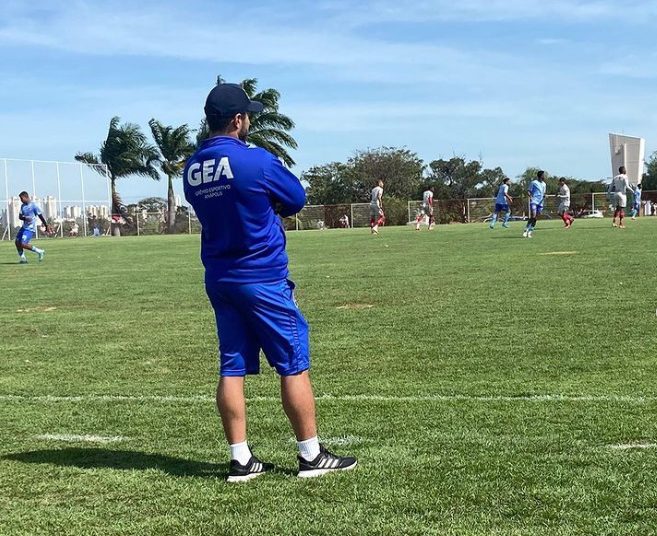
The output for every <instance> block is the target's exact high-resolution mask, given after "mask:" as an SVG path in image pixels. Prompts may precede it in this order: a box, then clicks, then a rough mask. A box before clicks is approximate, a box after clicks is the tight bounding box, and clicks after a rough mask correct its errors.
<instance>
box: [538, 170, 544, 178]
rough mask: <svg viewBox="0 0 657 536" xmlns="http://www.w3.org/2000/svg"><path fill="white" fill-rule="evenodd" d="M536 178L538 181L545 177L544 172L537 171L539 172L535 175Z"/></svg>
mask: <svg viewBox="0 0 657 536" xmlns="http://www.w3.org/2000/svg"><path fill="white" fill-rule="evenodd" d="M536 176H537V177H538V178H539V179H542V178H543V177H544V176H545V171H542V170H541V171H539V172H538V173H537V174H536Z"/></svg>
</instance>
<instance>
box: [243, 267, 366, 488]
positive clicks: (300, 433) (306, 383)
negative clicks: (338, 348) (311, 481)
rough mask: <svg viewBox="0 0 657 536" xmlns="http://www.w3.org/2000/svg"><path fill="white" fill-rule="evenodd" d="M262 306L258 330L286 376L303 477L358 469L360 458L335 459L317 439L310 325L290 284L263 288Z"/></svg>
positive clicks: (285, 396)
mask: <svg viewBox="0 0 657 536" xmlns="http://www.w3.org/2000/svg"><path fill="white" fill-rule="evenodd" d="M257 290H258V292H257V294H256V295H255V296H256V297H257V299H258V302H259V304H260V306H259V307H258V308H257V309H256V310H254V318H253V325H257V326H258V335H257V336H258V338H259V340H260V343H261V344H262V348H263V350H264V351H265V356H266V357H267V361H268V362H269V364H270V365H271V366H273V367H274V368H275V369H276V371H277V372H278V374H279V375H280V376H281V399H282V402H283V409H284V411H285V414H286V415H287V417H288V419H289V420H290V424H291V425H292V428H293V430H294V435H295V436H296V439H297V446H298V448H299V476H300V477H301V478H308V477H314V476H321V475H323V474H325V473H328V472H331V471H343V470H348V469H353V468H354V467H355V466H356V463H357V462H356V459H355V458H351V457H341V456H336V455H334V454H332V453H330V452H329V451H327V450H326V449H325V448H323V447H322V446H321V445H320V443H319V439H318V437H317V424H316V418H315V399H314V396H313V390H312V385H311V383H310V376H309V373H308V370H309V368H310V348H309V333H308V323H307V322H306V319H305V318H304V317H303V315H302V314H301V311H300V310H299V308H298V307H297V305H296V301H295V298H294V283H292V282H291V281H289V280H286V281H282V282H280V283H272V284H263V285H259V286H258V289H257Z"/></svg>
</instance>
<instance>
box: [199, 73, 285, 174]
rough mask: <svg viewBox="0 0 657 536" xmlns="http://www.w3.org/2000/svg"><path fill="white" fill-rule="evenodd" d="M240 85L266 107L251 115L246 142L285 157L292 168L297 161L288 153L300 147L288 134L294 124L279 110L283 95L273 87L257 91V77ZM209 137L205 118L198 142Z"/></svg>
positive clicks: (219, 77) (219, 82)
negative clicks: (289, 150)
mask: <svg viewBox="0 0 657 536" xmlns="http://www.w3.org/2000/svg"><path fill="white" fill-rule="evenodd" d="M223 83H225V80H224V79H223V78H221V76H218V77H217V84H223ZM240 85H241V86H242V87H243V88H244V91H246V94H247V95H248V96H249V98H250V99H252V100H256V101H259V102H262V104H264V106H265V108H264V110H263V111H262V112H260V113H258V114H253V115H252V117H251V129H250V131H249V138H248V140H247V141H248V142H249V143H251V144H253V145H255V146H257V147H262V148H263V149H267V150H268V151H269V152H270V153H273V154H275V155H276V156H278V157H279V158H282V159H283V161H284V162H285V164H286V165H287V166H293V165H294V164H295V162H294V160H293V158H292V157H291V156H290V153H288V149H296V148H297V142H296V140H295V139H294V138H293V137H292V136H291V135H290V134H289V131H290V130H292V129H293V128H294V121H292V119H290V118H289V117H288V116H287V115H284V114H282V113H280V112H279V111H278V106H279V102H278V101H279V100H280V97H281V94H280V93H279V92H278V91H276V90H275V89H271V88H269V89H264V90H262V91H260V92H258V91H257V85H258V80H257V79H256V78H248V79H246V80H243V81H242V83H241V84H240ZM208 134H209V132H208V126H207V124H206V122H205V119H203V120H202V121H201V126H200V128H199V131H198V134H197V137H196V139H197V141H198V142H201V141H203V140H204V139H205V138H207V137H208Z"/></svg>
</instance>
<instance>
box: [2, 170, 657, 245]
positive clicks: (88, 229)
mask: <svg viewBox="0 0 657 536" xmlns="http://www.w3.org/2000/svg"><path fill="white" fill-rule="evenodd" d="M106 173H107V170H106V168H105V166H102V165H99V166H95V167H93V166H92V167H90V166H88V165H85V164H80V163H77V162H46V161H37V160H14V159H0V195H2V190H1V188H2V187H4V194H5V199H0V216H1V217H0V237H1V238H2V239H11V238H13V237H15V236H16V233H17V231H18V229H19V228H20V226H21V224H22V222H21V221H20V219H19V217H18V216H19V211H20V206H21V201H20V199H19V198H18V194H19V192H21V191H23V190H25V191H28V193H30V195H31V196H32V197H33V198H34V200H35V201H36V202H37V203H38V204H39V205H40V206H41V209H42V211H43V214H44V217H45V218H46V220H47V222H48V224H49V225H50V226H51V227H52V229H53V230H54V231H55V235H56V236H58V237H77V236H104V235H108V234H110V232H111V228H112V226H114V227H119V228H120V232H121V234H122V235H127V236H142V235H155V234H164V233H169V232H172V233H188V234H194V233H199V232H200V230H201V226H200V223H199V221H198V218H197V217H196V215H195V214H194V211H193V209H192V208H191V207H188V206H185V205H184V204H183V203H182V200H181V199H180V198H178V197H177V199H176V211H175V220H174V222H173V224H172V225H171V226H170V225H169V224H168V221H167V214H168V211H167V206H166V205H167V202H166V200H164V199H162V198H147V199H125V200H124V201H125V202H126V203H127V204H126V205H124V206H122V207H121V214H112V210H111V206H112V203H111V193H110V187H109V181H108V180H107V178H106ZM558 204H559V203H558V199H557V198H556V197H555V196H547V198H546V200H545V205H544V213H543V214H544V217H545V218H557V217H558V215H557V207H558ZM632 204H633V196H632V195H629V196H628V207H631V206H632ZM384 209H385V215H386V225H405V224H407V223H415V222H416V219H417V217H418V215H420V214H421V212H422V201H402V200H398V199H394V198H384ZM494 210H495V199H494V198H470V199H447V200H445V199H443V200H441V199H435V200H434V217H435V221H436V222H437V223H442V224H447V223H468V222H473V223H474V222H483V221H486V220H487V219H488V218H490V217H491V215H492V214H493V211H494ZM511 211H512V214H513V217H514V218H517V219H524V218H526V217H527V214H528V212H529V206H528V199H527V198H526V197H517V198H514V200H513V203H512V206H511ZM571 212H572V213H573V214H574V215H575V216H576V217H605V216H609V215H610V200H609V198H608V196H607V194H605V193H585V194H573V195H572V196H571ZM640 215H641V216H653V215H657V192H654V191H650V192H643V194H642V204H641V211H640ZM283 224H284V226H285V228H286V229H287V230H290V231H292V230H297V231H302V230H311V229H315V230H317V229H340V228H352V227H369V225H370V204H369V203H352V204H347V203H345V204H340V205H308V206H306V207H304V208H303V210H301V212H299V214H297V215H296V216H293V217H290V218H285V219H284V220H283ZM38 232H39V230H37V236H38Z"/></svg>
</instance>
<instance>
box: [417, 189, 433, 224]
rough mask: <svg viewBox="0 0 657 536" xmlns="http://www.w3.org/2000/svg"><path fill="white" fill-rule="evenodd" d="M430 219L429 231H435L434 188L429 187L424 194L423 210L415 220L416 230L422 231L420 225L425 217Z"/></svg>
mask: <svg viewBox="0 0 657 536" xmlns="http://www.w3.org/2000/svg"><path fill="white" fill-rule="evenodd" d="M425 216H426V217H427V218H429V231H431V229H433V224H434V219H433V187H432V186H429V188H427V189H426V190H425V192H424V193H423V194H422V210H421V211H420V213H419V214H418V215H417V218H416V219H415V230H416V231H419V230H420V223H421V222H422V220H423V219H424V217H425Z"/></svg>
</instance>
